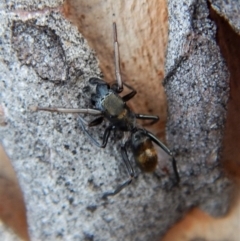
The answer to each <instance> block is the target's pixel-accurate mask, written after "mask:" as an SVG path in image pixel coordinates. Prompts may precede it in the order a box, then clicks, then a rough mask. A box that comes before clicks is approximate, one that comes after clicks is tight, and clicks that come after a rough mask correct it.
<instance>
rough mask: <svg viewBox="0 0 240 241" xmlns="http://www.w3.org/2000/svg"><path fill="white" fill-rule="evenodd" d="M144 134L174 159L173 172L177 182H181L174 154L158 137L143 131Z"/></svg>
mask: <svg viewBox="0 0 240 241" xmlns="http://www.w3.org/2000/svg"><path fill="white" fill-rule="evenodd" d="M143 131H144V133H145V134H146V135H147V136H148V137H150V139H151V140H152V141H153V142H154V143H155V144H157V145H158V146H159V147H160V148H162V149H163V150H164V151H165V152H166V153H167V154H168V155H169V156H171V158H172V167H173V171H174V174H175V177H176V180H177V182H179V181H180V177H179V173H178V168H177V162H176V160H175V158H174V156H173V153H172V152H171V151H170V150H169V149H168V148H167V147H166V146H165V145H164V144H163V143H162V142H161V141H160V140H158V138H157V137H156V136H154V135H153V134H152V133H151V132H149V131H147V130H145V129H143Z"/></svg>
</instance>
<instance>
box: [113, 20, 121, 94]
mask: <svg viewBox="0 0 240 241" xmlns="http://www.w3.org/2000/svg"><path fill="white" fill-rule="evenodd" d="M113 42H114V60H115V76H116V80H117V85H118V88H117V93H121V92H122V91H123V82H122V78H121V71H120V63H119V46H118V40H117V25H116V23H115V22H114V23H113Z"/></svg>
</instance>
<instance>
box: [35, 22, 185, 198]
mask: <svg viewBox="0 0 240 241" xmlns="http://www.w3.org/2000/svg"><path fill="white" fill-rule="evenodd" d="M113 36H114V37H113V39H114V61H115V76H116V83H114V84H113V85H111V86H110V85H109V84H108V83H106V82H105V81H104V80H102V79H100V78H96V77H93V78H90V79H89V83H90V84H91V85H95V86H96V93H95V94H92V96H91V102H92V104H93V105H94V107H95V108H92V109H90V108H85V109H84V108H81V109H69V108H54V107H52V108H51V107H41V106H35V107H34V110H35V111H39V110H40V111H50V112H62V113H80V114H89V115H93V116H97V117H96V118H95V119H94V120H92V121H90V122H89V123H87V122H86V121H85V120H84V119H83V118H81V117H79V123H80V126H81V128H82V130H83V131H84V132H85V134H86V135H87V136H88V137H89V139H90V141H91V142H92V143H93V144H95V145H96V146H98V147H101V148H105V147H106V145H107V143H108V139H109V136H110V133H111V131H113V130H117V131H122V132H124V133H125V138H124V141H123V142H122V143H121V156H122V159H123V161H124V163H125V166H126V169H127V172H128V174H129V178H128V179H127V180H126V181H124V182H123V183H121V184H120V185H119V186H118V187H117V188H116V189H115V190H114V191H109V192H106V193H104V195H103V197H107V196H113V195H116V194H117V193H119V192H120V191H121V190H122V189H124V188H125V187H126V186H128V185H129V184H130V183H131V182H132V180H133V179H134V178H135V177H136V175H135V171H134V169H133V167H132V165H131V162H130V160H129V157H128V154H127V147H130V148H131V151H132V153H133V157H134V159H135V161H136V163H137V164H138V166H139V167H140V169H141V170H142V171H144V172H153V171H154V170H155V169H156V166H157V161H158V156H157V152H156V150H155V148H154V146H153V142H154V143H155V144H156V145H158V146H159V147H160V148H161V149H162V150H163V151H164V152H166V153H167V154H168V155H169V156H170V157H171V159H172V168H173V171H174V174H175V177H176V180H177V182H179V180H180V178H179V174H178V170H177V164H176V160H175V159H174V156H173V154H172V152H171V151H170V150H169V149H168V148H167V147H166V146H165V145H164V144H163V143H162V142H161V141H160V140H158V138H157V137H156V136H155V135H153V134H152V133H151V132H149V131H147V130H146V129H144V128H140V127H138V126H137V124H136V119H143V120H151V123H155V122H157V121H158V120H159V117H158V116H155V115H145V114H137V113H134V112H133V111H132V110H131V109H130V108H129V107H128V105H127V104H126V102H127V101H129V100H130V99H132V98H133V97H134V96H135V95H136V93H137V92H136V90H135V89H134V88H133V87H131V86H130V85H128V84H126V83H124V82H123V81H122V79H121V74H120V63H119V59H120V58H119V47H118V41H117V27H116V23H115V22H114V23H113ZM124 86H125V87H127V88H128V89H129V90H130V93H128V94H126V95H124V96H123V97H121V96H120V95H119V94H120V93H121V92H122V91H123V88H124ZM104 119H107V120H108V122H109V125H108V126H107V128H106V129H105V132H104V135H103V140H102V143H99V142H98V141H97V140H96V139H95V138H94V137H93V136H92V135H91V134H90V133H89V132H88V130H87V129H86V125H88V127H92V126H97V125H99V124H101V123H102V122H103V120H104ZM126 134H128V136H127V135H126Z"/></svg>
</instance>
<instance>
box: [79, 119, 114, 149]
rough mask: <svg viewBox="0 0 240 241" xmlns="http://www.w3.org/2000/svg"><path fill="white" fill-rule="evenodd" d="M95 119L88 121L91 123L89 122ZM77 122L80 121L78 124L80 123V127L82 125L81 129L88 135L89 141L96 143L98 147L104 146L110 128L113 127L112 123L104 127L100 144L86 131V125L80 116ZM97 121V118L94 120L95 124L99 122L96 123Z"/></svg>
mask: <svg viewBox="0 0 240 241" xmlns="http://www.w3.org/2000/svg"><path fill="white" fill-rule="evenodd" d="M96 120H97V119H96ZM96 120H93V121H92V122H90V124H91V123H94V122H95V121H96ZM79 122H80V125H81V127H82V130H83V131H84V132H85V133H86V135H87V136H88V137H89V139H90V141H91V142H92V143H93V144H94V145H96V146H98V147H101V148H104V147H106V145H107V142H108V138H109V135H110V133H111V130H112V129H113V126H112V125H110V126H108V127H107V128H106V129H105V132H104V134H103V141H102V144H100V143H99V142H98V141H97V140H96V139H95V138H94V137H93V136H92V135H91V134H90V133H89V132H88V130H87V129H86V127H85V124H86V121H84V120H83V119H82V118H81V117H79ZM98 122H99V120H98V121H96V122H95V125H98V124H100V123H98ZM96 123H97V124H96Z"/></svg>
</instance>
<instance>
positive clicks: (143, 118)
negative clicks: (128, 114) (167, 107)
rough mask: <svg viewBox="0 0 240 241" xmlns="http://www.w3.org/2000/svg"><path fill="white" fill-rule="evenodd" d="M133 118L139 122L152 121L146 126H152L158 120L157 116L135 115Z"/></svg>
mask: <svg viewBox="0 0 240 241" xmlns="http://www.w3.org/2000/svg"><path fill="white" fill-rule="evenodd" d="M135 117H136V118H137V119H141V120H152V121H151V122H150V123H148V125H153V124H155V123H156V122H158V120H159V117H158V116H157V115H144V114H135Z"/></svg>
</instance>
